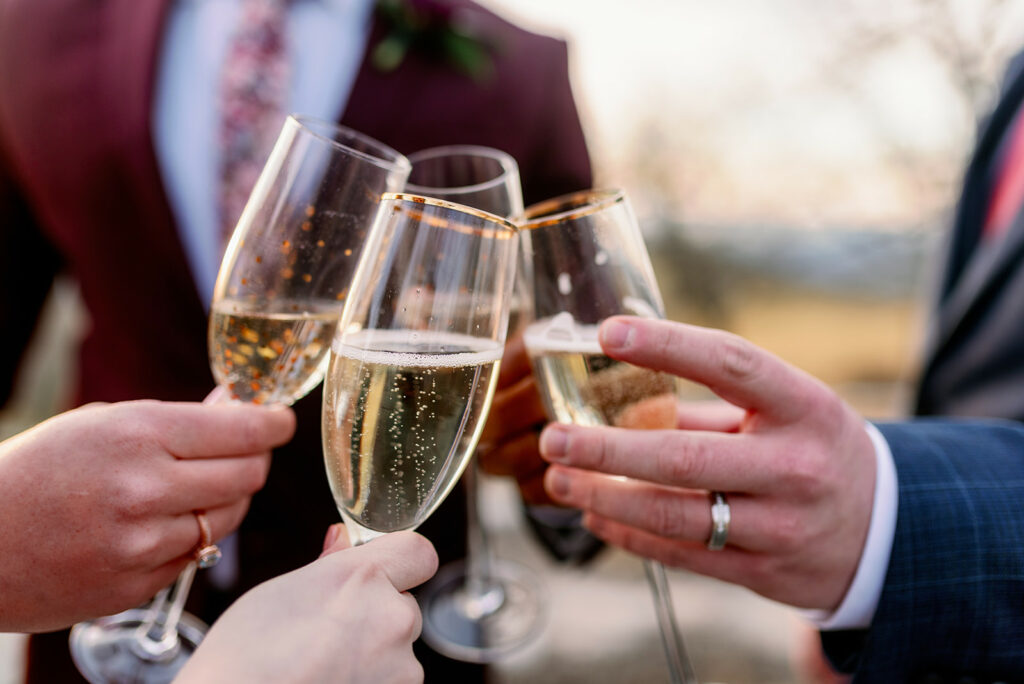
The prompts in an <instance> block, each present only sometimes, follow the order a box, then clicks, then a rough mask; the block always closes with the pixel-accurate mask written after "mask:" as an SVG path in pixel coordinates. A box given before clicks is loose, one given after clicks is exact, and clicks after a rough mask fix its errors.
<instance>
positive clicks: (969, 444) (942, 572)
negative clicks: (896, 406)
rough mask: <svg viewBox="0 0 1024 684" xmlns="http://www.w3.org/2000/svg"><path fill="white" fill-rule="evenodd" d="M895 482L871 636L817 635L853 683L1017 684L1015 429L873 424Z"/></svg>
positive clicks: (1021, 539)
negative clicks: (895, 507)
mask: <svg viewBox="0 0 1024 684" xmlns="http://www.w3.org/2000/svg"><path fill="white" fill-rule="evenodd" d="M878 428H879V429H880V430H881V431H882V434H883V435H885V438H886V440H887V441H888V442H889V446H890V447H891V448H892V453H893V459H894V461H895V463H896V469H897V473H898V478H899V511H898V513H897V521H896V536H895V539H894V541H893V549H892V557H891V559H890V561H889V570H888V574H887V576H886V579H885V586H884V589H883V590H882V596H881V599H880V601H879V605H878V609H877V611H876V613H875V617H874V620H873V621H872V623H871V628H870V629H869V630H867V631H859V632H857V631H852V632H833V633H829V632H824V633H822V640H823V642H824V645H825V648H826V652H827V653H828V655H829V657H830V658H831V659H832V661H833V662H834V663H837V664H838V665H840V666H842V667H843V669H845V670H847V671H855V672H856V675H855V678H854V681H855V682H858V683H863V682H936V683H938V682H950V683H951V684H952V683H955V682H961V681H965V682H966V681H972V682H978V683H980V682H1022V681H1024V426H1021V425H1020V424H1017V423H1011V422H1009V421H988V422H982V421H973V422H967V421H957V420H939V419H935V420H918V421H915V422H913V423H899V424H890V425H884V424H883V425H879V426H878Z"/></svg>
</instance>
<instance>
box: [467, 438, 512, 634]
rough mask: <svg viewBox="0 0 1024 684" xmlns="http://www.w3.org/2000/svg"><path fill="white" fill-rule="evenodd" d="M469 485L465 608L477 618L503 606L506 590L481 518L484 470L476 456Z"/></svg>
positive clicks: (468, 481)
mask: <svg viewBox="0 0 1024 684" xmlns="http://www.w3.org/2000/svg"><path fill="white" fill-rule="evenodd" d="M462 477H463V483H464V485H465V487H466V583H465V596H464V600H465V610H466V614H467V615H469V616H470V617H472V618H474V619H479V618H482V617H485V616H487V615H490V614H492V613H494V612H495V611H497V610H498V609H499V608H501V605H502V603H504V601H505V592H504V591H503V590H502V588H501V587H500V586H498V585H497V584H496V583H495V582H494V581H493V579H492V574H491V563H492V562H493V555H492V552H491V544H490V538H489V537H488V534H487V529H486V528H485V527H484V525H483V523H482V522H481V520H480V470H479V466H478V465H477V461H476V459H475V458H474V459H473V460H472V461H470V463H469V467H468V468H466V472H465V473H464V474H463V476H462Z"/></svg>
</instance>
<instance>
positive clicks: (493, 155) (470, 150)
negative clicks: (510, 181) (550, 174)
mask: <svg viewBox="0 0 1024 684" xmlns="http://www.w3.org/2000/svg"><path fill="white" fill-rule="evenodd" d="M453 155H462V156H465V157H481V158H484V159H493V160H494V161H496V162H498V163H499V164H500V165H501V173H500V174H498V175H497V176H495V177H494V178H491V179H490V180H485V181H481V182H479V183H472V184H470V185H452V186H445V187H442V186H437V185H421V184H419V183H408V182H407V183H406V184H405V187H406V189H407V190H412V191H414V193H417V194H420V193H421V194H423V195H429V194H430V193H431V192H437V193H468V192H476V191H479V190H488V189H490V188H492V187H495V186H497V185H501V184H502V183H504V182H505V179H506V178H508V176H509V175H511V174H512V173H515V174H517V175H518V174H519V164H518V163H517V162H516V160H515V157H513V156H512V155H511V154H509V153H508V152H505V151H503V150H499V149H497V148H496V147H485V146H483V145H441V146H439V147H428V148H427V149H425V150H419V151H417V152H413V153H412V154H410V155H408V156H407V157H406V159H408V160H409V163H410V164H411V165H412V166H415V165H416V162H418V161H426V160H428V159H436V158H437V157H443V156H453Z"/></svg>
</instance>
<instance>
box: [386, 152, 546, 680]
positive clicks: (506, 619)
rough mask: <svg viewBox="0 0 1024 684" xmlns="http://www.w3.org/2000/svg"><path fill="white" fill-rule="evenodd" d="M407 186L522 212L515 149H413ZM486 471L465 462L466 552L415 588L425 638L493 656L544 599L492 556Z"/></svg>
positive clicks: (531, 619)
mask: <svg viewBox="0 0 1024 684" xmlns="http://www.w3.org/2000/svg"><path fill="white" fill-rule="evenodd" d="M409 161H410V162H411V163H412V172H411V173H410V174H409V182H408V183H407V184H406V186H405V187H406V191H407V192H412V193H417V194H421V195H427V196H429V197H435V198H439V199H444V200H448V201H451V202H458V203H459V204H464V205H467V206H470V207H473V208H475V209H482V210H484V211H487V212H490V213H492V214H497V215H498V216H502V217H504V218H507V219H509V220H511V221H516V220H519V219H520V218H521V217H522V213H523V197H522V189H521V186H520V183H519V167H518V165H517V164H516V161H515V159H513V158H512V156H511V155H509V154H507V153H505V152H501V151H499V150H496V149H493V148H489V147H480V146H475V145H449V146H444V147H434V148H430V149H427V150H422V151H420V152H416V153H414V154H410V155H409ZM520 295H521V293H520V290H519V288H516V289H514V290H513V293H512V304H511V309H510V312H509V331H508V335H509V336H510V337H511V336H512V335H514V334H515V333H516V332H517V331H518V329H519V327H520V325H521V324H522V323H523V307H522V298H521V296H520ZM481 475H482V474H481V472H480V468H479V465H478V462H477V460H476V459H473V460H472V461H471V462H470V464H469V465H468V466H467V467H466V471H465V473H464V474H463V476H462V484H463V487H464V488H465V494H466V558H465V560H464V561H456V562H452V563H449V564H447V565H445V566H443V567H442V568H441V569H440V570H439V571H438V573H437V575H436V576H435V577H434V579H432V580H431V581H430V582H429V583H427V584H426V585H424V586H423V587H422V588H420V590H419V591H418V592H417V598H418V600H419V602H420V607H421V609H422V611H423V639H424V641H426V642H427V643H428V644H430V646H431V647H432V648H433V649H434V650H435V651H438V652H439V653H443V654H444V655H446V656H448V657H450V658H455V659H458V660H463V661H468V662H474V663H488V662H493V661H495V660H497V659H498V658H500V657H502V656H504V655H506V654H508V653H510V652H512V651H514V650H516V649H518V648H521V647H522V646H525V645H526V644H527V643H529V642H530V640H532V639H533V638H534V637H536V636H537V635H538V634H540V624H541V620H542V618H543V614H544V611H543V603H542V597H541V594H540V592H539V591H538V589H537V588H538V587H539V586H540V580H539V578H538V577H537V576H536V575H535V574H534V573H533V572H532V571H530V570H529V569H528V568H526V567H525V566H523V565H520V564H518V563H512V562H511V561H508V560H504V559H502V560H498V559H496V558H495V557H494V552H493V550H492V548H491V544H490V537H489V535H488V533H487V528H486V526H485V525H484V524H483V522H482V521H481V517H480V504H481V501H480V488H479V482H480V478H481Z"/></svg>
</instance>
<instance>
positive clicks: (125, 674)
mask: <svg viewBox="0 0 1024 684" xmlns="http://www.w3.org/2000/svg"><path fill="white" fill-rule="evenodd" d="M148 616H149V610H148V609H146V608H133V609H131V610H126V611H124V612H123V613H118V614H117V615H110V616H107V617H102V618H98V619H96V620H92V621H89V622H80V623H78V624H77V625H75V626H74V627H72V628H71V638H70V640H69V644H70V646H71V658H72V659H73V660H74V661H75V666H76V667H78V670H79V672H81V673H82V676H83V677H85V678H86V679H87V680H89V682H91V684H169V683H170V682H171V680H173V679H174V677H175V676H176V675H177V674H178V671H179V670H180V669H181V668H182V667H184V666H185V663H186V662H187V661H188V659H189V656H191V655H192V653H193V652H194V651H195V650H196V648H197V647H198V646H199V642H201V641H202V640H203V636H204V635H205V634H206V630H207V627H206V625H205V624H204V623H203V622H202V621H201V620H199V619H198V618H196V617H193V616H192V615H189V614H188V613H182V615H181V620H180V621H179V622H178V637H179V640H180V641H179V645H178V647H177V648H174V649H172V650H170V651H169V652H167V653H165V654H163V655H161V656H154V655H149V654H146V653H145V652H144V650H143V649H140V648H139V644H138V641H137V638H136V630H137V629H138V627H139V626H140V625H141V624H143V622H144V621H145V620H146V618H147V617H148Z"/></svg>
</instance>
